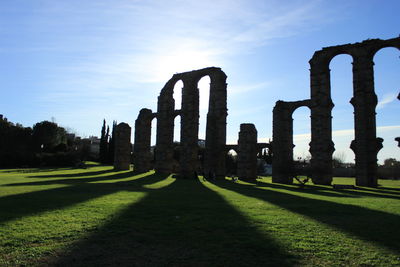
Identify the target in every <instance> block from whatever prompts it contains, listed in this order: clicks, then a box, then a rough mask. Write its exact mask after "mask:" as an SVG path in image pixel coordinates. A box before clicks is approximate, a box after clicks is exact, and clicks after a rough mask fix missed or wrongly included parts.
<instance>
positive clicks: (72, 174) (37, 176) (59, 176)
mask: <svg viewBox="0 0 400 267" xmlns="http://www.w3.org/2000/svg"><path fill="white" fill-rule="evenodd" d="M112 171H114V170H113V169H112V168H110V169H107V170H101V171H84V172H79V173H64V174H48V175H32V176H29V178H71V177H85V176H94V175H101V174H105V173H109V172H112Z"/></svg>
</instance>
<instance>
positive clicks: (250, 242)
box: [45, 179, 297, 266]
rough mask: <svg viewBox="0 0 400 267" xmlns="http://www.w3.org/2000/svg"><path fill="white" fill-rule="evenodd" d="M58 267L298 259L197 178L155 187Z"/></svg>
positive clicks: (289, 263) (51, 262) (239, 263)
mask: <svg viewBox="0 0 400 267" xmlns="http://www.w3.org/2000/svg"><path fill="white" fill-rule="evenodd" d="M45 261H47V264H49V265H51V266H52V265H55V266H100V265H101V266H267V265H269V266H293V265H296V262H297V259H296V257H295V256H293V255H290V254H288V253H286V252H285V251H284V249H283V248H281V247H280V246H279V244H277V243H276V242H275V241H274V240H272V239H271V238H268V237H266V236H265V235H264V234H262V233H261V232H259V231H258V230H257V229H256V227H255V226H254V225H252V224H251V223H250V222H249V221H248V220H247V219H246V218H245V217H243V215H241V214H240V213H239V212H238V211H237V210H236V209H234V208H233V207H232V206H231V205H230V204H228V203H227V202H226V201H225V200H224V199H223V198H222V197H221V196H219V195H218V194H217V193H215V192H214V191H212V190H210V189H209V188H207V187H205V186H204V185H203V184H202V183H200V182H199V181H198V180H197V181H196V180H181V179H178V180H175V181H173V182H172V183H171V184H169V185H168V186H165V187H163V188H160V189H152V190H151V191H149V192H148V194H147V196H145V197H144V198H143V199H141V201H139V202H137V203H135V204H132V205H131V206H130V207H128V208H126V209H125V210H124V211H122V212H121V214H120V216H119V217H116V218H115V219H114V220H113V221H111V222H109V223H108V224H106V225H104V226H103V227H102V228H100V230H99V231H98V232H96V233H94V234H92V235H91V236H89V237H88V238H87V239H84V240H81V241H79V242H77V243H75V244H73V245H72V247H71V248H69V249H68V250H67V251H66V252H63V253H61V254H60V255H59V256H58V258H56V259H47V260H45Z"/></svg>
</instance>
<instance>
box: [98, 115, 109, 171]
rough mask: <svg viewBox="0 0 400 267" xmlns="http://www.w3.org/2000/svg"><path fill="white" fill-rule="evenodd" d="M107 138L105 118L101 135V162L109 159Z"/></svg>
mask: <svg viewBox="0 0 400 267" xmlns="http://www.w3.org/2000/svg"><path fill="white" fill-rule="evenodd" d="M107 134H108V133H107ZM107 139H108V136H107V135H106V120H105V119H104V120H103V127H101V137H100V151H99V160H100V163H106V160H107Z"/></svg>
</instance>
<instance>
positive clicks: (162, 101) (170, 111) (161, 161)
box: [155, 75, 179, 174]
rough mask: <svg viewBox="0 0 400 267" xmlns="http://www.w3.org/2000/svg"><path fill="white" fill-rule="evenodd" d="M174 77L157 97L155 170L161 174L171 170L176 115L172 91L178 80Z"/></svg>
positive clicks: (168, 172)
mask: <svg viewBox="0 0 400 267" xmlns="http://www.w3.org/2000/svg"><path fill="white" fill-rule="evenodd" d="M175 76H176V75H174V77H172V78H171V80H169V81H168V82H167V83H166V84H165V86H164V88H163V89H162V90H161V93H160V96H159V97H158V107H157V137H156V151H155V154H156V162H155V170H156V172H157V173H162V174H170V173H171V172H172V169H173V155H174V148H173V141H174V119H175V114H176V112H175V100H174V98H173V90H174V86H175V83H176V82H177V81H178V80H179V79H178V78H176V77H175Z"/></svg>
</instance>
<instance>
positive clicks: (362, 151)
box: [273, 37, 400, 187]
mask: <svg viewBox="0 0 400 267" xmlns="http://www.w3.org/2000/svg"><path fill="white" fill-rule="evenodd" d="M385 47H394V48H397V49H399V50H400V38H399V37H397V38H393V39H388V40H380V39H371V40H366V41H363V42H361V43H355V44H346V45H339V46H331V47H326V48H323V49H322V50H319V51H316V52H315V53H314V55H313V57H312V58H311V60H310V66H311V69H310V72H311V78H310V85H311V99H309V100H305V103H307V104H306V105H299V106H298V107H300V106H308V107H309V108H310V109H311V143H310V153H311V156H312V157H311V168H312V181H313V183H314V184H323V185H329V184H331V182H332V154H333V152H334V151H335V147H334V143H333V142H332V116H331V111H332V108H333V107H334V104H333V102H332V99H331V86H330V70H329V63H330V62H331V60H332V59H333V58H334V57H335V56H337V55H340V54H348V55H350V56H351V57H352V58H353V98H352V99H351V101H350V103H351V104H352V105H353V107H354V130H355V139H354V140H353V141H352V143H351V146H350V148H351V149H352V150H353V151H354V154H355V162H356V185H359V186H371V187H376V186H377V154H378V152H379V150H380V149H381V148H382V141H383V139H382V138H379V137H377V136H376V122H375V115H376V113H375V108H376V105H377V96H376V94H375V89H374V69H373V66H374V63H373V57H374V55H375V53H376V52H377V51H379V50H380V49H382V48H385ZM300 102H301V101H300ZM295 103H299V102H282V101H278V102H277V103H276V106H275V108H274V136H273V143H274V144H273V147H274V152H275V155H276V153H278V157H277V158H275V155H274V158H275V159H274V163H275V164H274V165H273V171H274V169H275V171H274V175H273V180H274V181H276V182H282V183H290V182H291V178H290V177H288V175H289V174H287V173H283V172H279V170H280V169H282V166H284V165H285V164H286V165H287V166H290V165H292V161H293V158H292V156H291V155H292V153H293V152H291V151H292V148H293V143H292V139H291V137H289V136H288V135H287V134H286V136H284V135H285V132H284V129H285V128H286V129H289V131H292V130H291V129H292V118H291V114H292V113H293V111H294V110H295V109H296V108H297V107H296V104H295ZM275 119H276V121H275ZM291 134H292V132H291ZM275 142H276V143H275ZM280 149H284V150H285V151H282V150H280ZM280 153H282V154H280ZM285 153H288V154H285ZM289 155H290V156H291V157H290V158H289ZM285 161H286V163H285Z"/></svg>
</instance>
